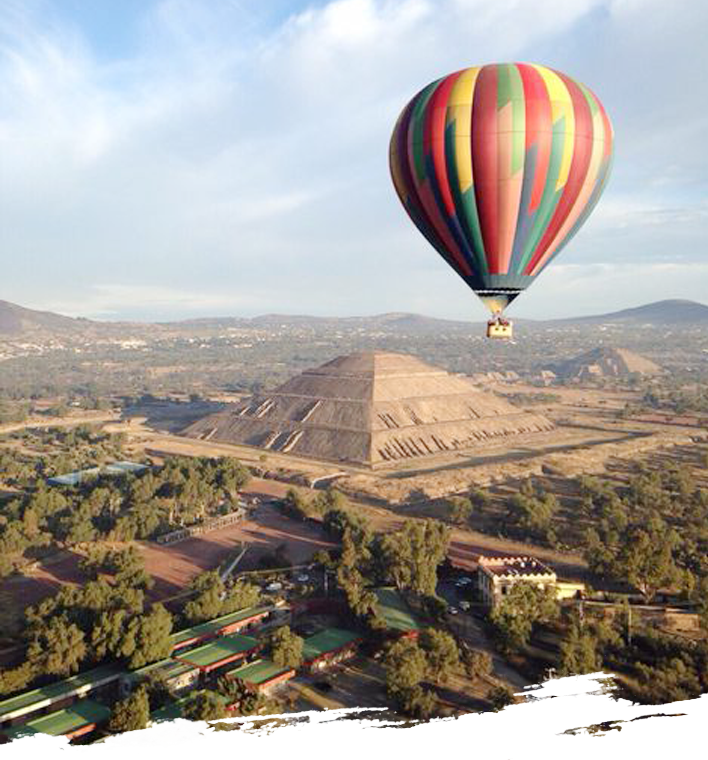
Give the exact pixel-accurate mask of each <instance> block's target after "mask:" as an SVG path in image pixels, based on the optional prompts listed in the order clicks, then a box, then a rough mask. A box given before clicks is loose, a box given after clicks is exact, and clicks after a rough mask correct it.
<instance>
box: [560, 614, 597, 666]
mask: <svg viewBox="0 0 708 760" xmlns="http://www.w3.org/2000/svg"><path fill="white" fill-rule="evenodd" d="M598 644H599V642H598V640H597V637H596V636H594V635H593V634H592V633H591V632H590V631H588V630H583V627H582V625H581V623H580V621H579V620H578V619H577V618H574V619H573V620H572V622H571V624H570V627H569V629H568V633H567V635H566V637H565V638H564V639H563V641H562V642H561V645H560V675H563V676H573V675H582V674H583V673H596V672H597V671H599V670H600V669H601V668H602V656H601V654H600V652H599V646H598Z"/></svg>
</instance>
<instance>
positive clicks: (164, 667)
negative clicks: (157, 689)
mask: <svg viewBox="0 0 708 760" xmlns="http://www.w3.org/2000/svg"><path fill="white" fill-rule="evenodd" d="M199 673H200V670H199V668H198V667H196V666H195V665H190V664H189V663H186V662H181V661H180V660H173V659H172V658H168V659H166V660H160V661H159V662H153V663H152V664H150V665H145V666H144V667H142V668H139V669H138V670H132V671H130V672H129V673H126V674H125V675H124V677H123V683H124V685H125V686H126V687H127V688H128V689H132V688H134V687H135V686H137V685H138V684H139V683H141V682H142V681H144V680H146V679H147V678H149V677H150V676H157V677H158V678H160V679H161V680H162V681H164V683H165V685H166V686H168V687H169V689H170V690H171V691H174V692H179V691H182V690H183V689H186V688H189V687H190V686H192V684H194V683H195V682H196V681H197V680H198V678H199Z"/></svg>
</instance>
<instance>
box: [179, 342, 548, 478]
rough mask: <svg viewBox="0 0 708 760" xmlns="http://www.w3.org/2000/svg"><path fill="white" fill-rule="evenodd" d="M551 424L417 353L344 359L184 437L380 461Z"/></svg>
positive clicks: (209, 420) (450, 449) (199, 425)
mask: <svg viewBox="0 0 708 760" xmlns="http://www.w3.org/2000/svg"><path fill="white" fill-rule="evenodd" d="M551 429H553V424H552V423H551V422H550V421H549V420H547V419H546V418H545V417H543V416H542V415H540V414H531V413H528V412H523V411H521V410H520V409H517V408H516V407H514V406H512V405H511V404H509V403H508V402H506V401H504V400H503V399H500V398H498V397H496V396H494V395H492V394H490V393H486V392H484V391H481V390H479V389H478V388H476V387H475V386H474V385H473V384H472V383H471V382H470V381H469V380H468V379H466V378H464V377H461V376H458V375H452V374H450V373H449V372H446V371H445V370H443V369H439V368H437V367H433V366H431V365H429V364H426V363H425V362H422V361H420V359H416V358H415V357H413V356H407V355H404V354H393V353H382V352H370V353H358V354H352V355H350V356H340V357H339V358H337V359H334V360H332V361H330V362H327V364H324V365H322V366H321V367H317V368H316V369H309V370H306V371H305V372H303V373H302V374H301V375H298V376H297V377H293V378H292V379H291V380H288V381H287V382H286V383H284V384H283V385H281V386H280V387H279V388H277V389H276V390H274V391H270V392H264V393H260V394H257V395H255V396H252V397H251V398H249V399H247V400H245V401H243V402H241V403H239V404H234V405H232V407H231V408H230V409H225V410H222V411H220V412H217V413H216V414H213V415H210V416H208V417H205V418H204V419H202V420H199V421H198V422H196V423H194V424H192V425H190V426H189V427H188V428H187V429H186V430H185V431H184V434H185V435H188V436H191V437H195V438H200V439H203V440H214V441H221V442H224V443H235V444H240V445H246V446H254V447H257V448H260V449H264V450H269V451H277V452H280V453H283V454H288V453H289V454H293V455H296V456H302V457H308V458H312V459H320V460H326V461H331V462H344V463H348V464H355V465H360V466H361V465H364V466H368V467H377V466H383V465H389V466H390V465H395V463H397V462H401V461H403V460H410V459H415V458H419V457H426V456H431V455H441V454H444V453H446V452H455V451H458V450H460V449H468V448H473V447H476V446H480V445H483V444H485V443H489V442H490V441H493V440H495V439H500V438H504V437H508V436H515V435H520V434H524V433H536V432H542V431H548V430H551Z"/></svg>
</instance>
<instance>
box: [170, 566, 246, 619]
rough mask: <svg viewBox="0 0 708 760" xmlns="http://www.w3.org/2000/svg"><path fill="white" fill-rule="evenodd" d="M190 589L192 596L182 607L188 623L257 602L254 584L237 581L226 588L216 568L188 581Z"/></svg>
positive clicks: (223, 613)
mask: <svg viewBox="0 0 708 760" xmlns="http://www.w3.org/2000/svg"><path fill="white" fill-rule="evenodd" d="M190 591H192V593H193V596H192V598H191V599H190V600H189V601H188V602H187V604H185V606H184V617H185V619H186V621H187V623H188V624H189V625H196V624H197V623H202V622H204V621H205V620H212V619H213V618H216V617H219V616H220V615H228V614H229V613H230V612H235V611H236V610H241V609H244V608H245V607H254V606H256V605H257V604H259V602H260V601H261V590H260V588H259V587H258V586H256V585H255V584H253V583H249V582H248V581H245V580H237V581H236V582H235V583H233V584H231V585H230V586H228V587H227V586H226V584H225V583H224V581H222V580H221V577H220V576H219V573H218V572H217V571H216V570H209V571H207V572H205V573H201V574H200V575H198V576H196V577H195V578H194V579H193V580H192V582H191V584H190Z"/></svg>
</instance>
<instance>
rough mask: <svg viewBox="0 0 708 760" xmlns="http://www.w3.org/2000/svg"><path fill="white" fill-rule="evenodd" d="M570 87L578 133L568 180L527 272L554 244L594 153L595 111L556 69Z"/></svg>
mask: <svg viewBox="0 0 708 760" xmlns="http://www.w3.org/2000/svg"><path fill="white" fill-rule="evenodd" d="M556 73H557V74H558V76H559V77H560V78H561V79H562V80H563V83H564V84H565V86H566V87H567V88H568V92H569V94H570V99H571V101H572V103H573V113H574V115H575V134H574V139H573V155H572V158H571V161H570V170H569V172H568V179H567V180H566V183H565V187H564V188H563V192H562V195H561V197H560V200H559V201H558V205H557V206H556V210H555V212H554V213H553V216H552V218H551V220H550V222H549V223H548V226H547V227H546V230H545V232H544V233H543V236H542V237H541V239H540V240H539V242H538V245H537V246H536V251H535V252H534V255H533V256H532V258H531V261H529V263H528V265H527V267H526V270H525V274H530V273H531V272H532V271H533V269H534V268H535V266H536V264H537V263H538V261H539V260H540V259H542V258H543V256H544V254H545V253H546V251H547V250H548V248H549V247H550V246H551V244H552V243H553V240H554V238H555V237H556V235H557V234H558V231H559V230H560V228H561V226H562V225H563V222H564V221H565V220H566V218H567V217H568V215H569V214H570V212H571V211H572V210H573V206H574V205H575V202H576V201H577V199H578V196H579V195H580V191H581V190H582V187H583V183H584V182H585V178H586V177H587V173H588V168H589V166H590V158H591V156H592V131H593V125H592V113H591V112H590V106H589V105H588V102H587V100H586V99H585V96H584V95H583V93H582V91H581V90H580V88H579V87H578V86H577V85H576V84H575V82H573V80H572V79H569V78H568V77H566V76H565V75H564V74H561V73H560V72H556Z"/></svg>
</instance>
